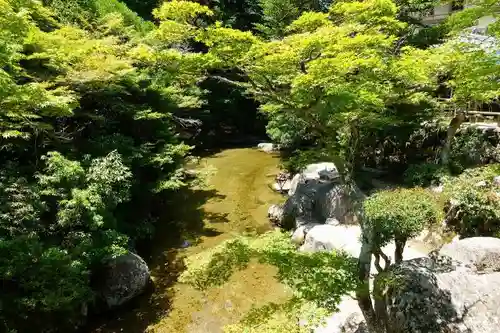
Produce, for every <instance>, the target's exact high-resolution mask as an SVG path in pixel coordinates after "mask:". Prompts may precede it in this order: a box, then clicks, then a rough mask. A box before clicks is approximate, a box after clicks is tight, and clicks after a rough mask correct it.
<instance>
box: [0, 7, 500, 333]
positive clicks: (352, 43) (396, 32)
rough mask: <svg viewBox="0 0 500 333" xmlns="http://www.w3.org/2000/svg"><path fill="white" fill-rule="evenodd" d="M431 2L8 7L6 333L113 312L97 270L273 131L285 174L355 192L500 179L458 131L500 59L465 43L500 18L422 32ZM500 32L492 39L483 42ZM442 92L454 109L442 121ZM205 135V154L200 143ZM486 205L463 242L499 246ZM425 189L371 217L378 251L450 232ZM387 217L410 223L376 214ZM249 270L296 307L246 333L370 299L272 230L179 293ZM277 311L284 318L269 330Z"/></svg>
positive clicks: (462, 194) (493, 154)
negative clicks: (427, 229) (195, 167)
mask: <svg viewBox="0 0 500 333" xmlns="http://www.w3.org/2000/svg"><path fill="white" fill-rule="evenodd" d="M434 4H435V2H433V1H428V0H422V1H396V2H394V1H391V0H368V1H335V2H333V3H330V2H328V1H326V2H325V1H307V2H300V1H284V0H261V1H259V2H247V1H241V2H237V1H226V0H217V1H215V0H214V1H208V2H207V3H206V5H203V4H201V3H199V2H194V1H193V2H191V1H179V0H174V1H165V2H161V3H160V2H157V1H133V0H127V1H123V2H121V1H118V0H69V1H61V0H44V1H35V0H0V164H1V165H0V281H1V283H2V293H1V295H0V330H2V331H7V332H29V331H37V332H45V331H47V332H48V331H54V330H59V331H70V330H73V329H75V328H76V327H78V326H79V325H81V324H82V321H83V320H84V317H85V313H86V311H87V309H88V308H90V309H94V308H99V304H100V303H101V301H102V300H101V299H100V298H99V297H100V296H99V294H98V292H97V291H96V289H95V286H94V285H93V281H94V280H95V279H96V278H98V277H97V276H96V274H97V272H98V271H99V268H100V267H101V266H102V265H103V264H104V263H106V262H107V261H108V260H110V259H112V258H115V257H117V256H119V255H121V254H123V253H126V252H127V251H130V250H134V249H135V248H136V247H137V244H139V243H141V242H144V241H147V240H149V239H150V238H151V237H152V235H154V233H155V228H157V227H158V224H159V223H167V221H168V220H169V212H168V209H167V208H166V207H167V204H168V203H169V202H170V201H171V199H172V198H173V196H175V195H176V192H175V190H179V189H181V188H185V187H188V186H190V182H191V180H192V174H190V173H188V172H186V168H185V162H186V157H187V156H188V155H189V154H190V152H191V151H193V149H194V148H195V146H197V145H198V146H203V145H206V144H207V142H208V143H210V142H211V141H210V140H213V138H214V137H217V136H218V134H220V133H224V134H226V132H236V133H238V132H241V133H243V134H254V133H258V134H260V131H261V130H262V129H261V128H258V126H259V124H261V123H262V122H263V120H265V122H266V123H267V128H266V130H267V133H268V135H269V136H270V137H271V139H272V140H273V141H275V142H276V143H279V144H281V145H283V146H284V147H285V148H286V149H287V150H288V151H291V152H292V153H291V156H292V157H291V158H290V159H289V160H288V164H287V165H288V168H289V169H291V170H294V171H295V170H299V169H300V168H301V167H303V166H304V165H306V164H307V163H309V162H317V161H318V160H319V159H322V160H334V159H335V158H339V159H342V160H343V161H345V162H346V165H347V168H348V169H347V171H348V172H349V173H351V174H352V175H353V176H356V173H357V172H358V171H359V170H361V169H362V168H363V167H367V166H368V167H372V166H375V167H381V166H382V167H387V166H390V167H392V168H394V169H398V170H399V171H400V175H401V174H402V173H403V171H404V170H407V172H406V174H405V176H406V180H407V183H408V184H412V185H421V186H425V185H428V184H430V183H432V182H435V181H439V180H442V179H444V178H446V175H447V173H448V172H451V173H452V174H453V173H460V172H462V171H464V169H465V168H468V167H471V166H473V165H476V164H483V163H489V162H494V161H497V162H498V149H497V144H498V143H496V144H494V143H492V142H493V141H491V142H490V141H487V140H486V139H485V138H484V137H482V138H481V137H478V136H476V135H475V134H471V135H468V134H465V135H461V134H460V133H459V134H457V135H456V133H457V132H459V131H458V130H459V127H460V125H461V124H462V122H463V121H464V119H465V113H464V111H465V110H466V109H467V107H468V106H469V105H471V103H476V104H478V105H480V104H487V103H493V102H495V101H496V100H497V98H498V96H499V95H500V83H499V82H500V80H499V75H500V61H499V59H498V55H497V54H496V53H495V52H491V50H489V49H481V48H478V47H477V46H471V45H467V44H464V43H461V41H460V39H459V38H458V37H459V36H460V33H461V31H462V30H463V29H464V28H466V27H470V26H472V25H473V24H474V22H475V20H477V19H478V18H479V17H481V16H484V15H487V14H495V13H497V12H498V11H499V5H498V3H497V1H494V0H476V1H475V2H474V4H475V5H476V7H475V8H472V9H467V10H465V11H463V12H460V13H457V14H454V15H452V16H451V17H450V18H449V19H448V20H447V21H446V22H444V23H443V24H442V25H440V26H439V27H434V28H427V27H423V26H421V24H420V23H419V21H418V20H417V19H416V18H415V16H414V15H413V14H414V13H416V15H417V16H416V17H417V18H418V17H419V15H424V14H425V13H427V12H429V11H430V9H431V8H432V6H434ZM499 31H500V29H499V22H498V21H497V22H496V23H494V24H492V26H491V29H490V30H489V33H491V34H492V35H493V36H497V37H498V36H499ZM485 78H486V79H485ZM443 91H445V92H446V93H449V92H451V91H452V92H453V93H452V95H451V99H450V101H448V102H446V103H445V102H443V101H442V100H441V99H440V98H439V97H440V94H441V93H442V92H443ZM450 105H452V106H453V107H454V109H455V111H456V112H455V115H454V117H453V119H452V120H451V122H450V123H449V125H448V126H447V127H446V128H444V129H439V130H437V131H436V132H435V133H437V134H436V136H430V135H429V132H428V131H427V129H426V125H425V124H430V123H432V121H434V120H436V119H438V120H440V119H441V115H442V113H443V112H442V111H443V109H444V108H445V107H449V106H450ZM257 108H258V110H259V112H260V115H259V116H257ZM239 112H241V115H240V114H239ZM196 114H198V115H201V117H204V120H203V124H202V125H199V123H198V122H197V121H196V120H193V119H191V115H196ZM186 115H187V116H186ZM259 117H260V118H259ZM186 118H189V119H186ZM257 118H259V119H257ZM448 121H449V119H448ZM193 124H194V127H197V126H198V127H199V126H201V127H202V129H201V132H203V134H204V135H205V136H203V135H199V133H198V132H196V131H194V132H196V133H194V134H193V133H187V134H188V135H186V133H185V132H189V131H193V130H192V129H191V130H190V129H189V128H191V127H193V126H191V125H193ZM207 124H208V125H207ZM190 126H191V127H190ZM186 128H187V129H188V130H186ZM228 128H230V130H229V129H228ZM197 135H199V136H197ZM181 137H187V138H188V139H186V140H185V141H183V140H182V139H181ZM215 141H216V140H215ZM485 142H486V143H485ZM488 142H489V144H488ZM294 151H295V152H294ZM437 162H439V163H440V165H439V166H436V164H437ZM422 163H425V164H422ZM467 172H468V171H466V173H464V175H467ZM443 177H444V178H443ZM488 177H490V176H488ZM490 178H491V177H490ZM489 181H492V180H491V179H490V180H489ZM487 187H488V188H487V189H488V190H487V191H483V190H480V189H479V187H477V188H474V190H471V188H470V187H468V186H467V187H465V188H463V189H460V188H458V187H457V190H456V192H454V194H453V195H452V196H450V197H452V198H454V199H457V200H459V203H460V205H463V206H464V207H465V208H467V213H465V214H464V213H463V209H458V211H457V214H456V215H454V216H453V219H454V220H455V221H456V223H455V224H454V225H456V230H455V231H457V232H458V233H460V234H463V235H474V234H487V235H497V234H498V227H499V226H500V223H498V221H499V216H500V214H499V208H498V207H499V206H498V200H497V198H496V197H495V193H496V191H495V188H494V187H493V185H491V184H490V183H488V184H487ZM422 191H423V190H422ZM422 191H421V190H402V191H396V192H394V193H385V194H375V196H373V197H372V198H371V199H370V200H368V201H367V204H366V205H367V210H368V211H370V207H372V208H373V207H375V209H374V211H376V212H377V214H380V215H377V214H371V215H370V216H368V220H367V221H369V222H370V223H371V224H372V225H373V232H374V233H375V234H374V236H380V237H379V238H380V239H379V240H380V243H384V242H385V241H386V240H387V239H386V238H391V239H392V238H395V239H396V241H401V242H402V247H403V248H404V242H405V241H406V238H408V237H410V236H412V235H414V234H416V233H417V232H418V231H419V230H421V228H422V226H423V224H424V222H426V223H427V222H436V221H435V220H436V219H437V217H436V215H435V213H436V211H435V207H434V205H433V201H432V199H431V198H430V197H427V194H426V193H423V192H422ZM394 197H396V199H394ZM387 200H389V201H391V200H396V201H398V200H400V202H401V205H395V206H394V207H391V209H388V210H387V211H385V210H384V211H382V210H379V209H378V208H377V207H379V206H380V205H383V206H386V205H385V204H384V203H385V202H387ZM398 202H399V201H398ZM413 210H417V211H418V213H415V214H414V215H413V214H411V213H410V214H409V212H411V211H413ZM372 213H373V211H372ZM450 218H451V217H450ZM391 221H393V222H394V223H390V222H391ZM396 227H397V230H395V229H394V228H396ZM175 228H176V229H179V230H176V232H181V231H182V229H183V225H182V224H181V225H175ZM382 231H384V232H382ZM401 231H404V234H403V235H400V234H398V232H401ZM384 237H385V238H384ZM400 238H404V239H400ZM374 239H377V237H374V238H373V239H372V240H371V241H373V240H374ZM378 245H381V244H378ZM400 250H401V249H400ZM214 258H215V259H214ZM251 258H258V259H260V260H261V261H263V262H265V263H267V264H272V265H275V266H277V268H278V279H279V280H280V281H281V282H283V283H285V284H287V285H288V286H290V287H291V288H292V289H293V291H294V297H293V299H292V302H291V303H289V304H285V305H283V307H282V308H269V309H268V310H269V311H264V312H263V313H260V314H259V313H256V314H253V315H252V314H251V315H250V316H249V318H250V319H252V318H253V320H248V321H243V322H242V324H241V325H243V326H238V325H236V326H233V327H232V328H229V329H230V330H231V329H232V330H233V331H234V332H241V331H242V330H244V329H243V327H247V328H245V329H248V330H250V331H251V330H254V331H256V332H257V331H260V332H265V330H262V326H255V322H256V320H257V321H259V322H261V321H262V323H263V324H264V325H267V324H269V325H270V326H269V330H268V331H269V332H283V331H284V330H292V328H291V327H290V323H295V322H294V321H290V318H293V319H294V320H295V319H297V316H298V314H299V313H300V314H304V313H307V311H306V310H305V309H306V308H307V309H309V310H310V311H312V312H314V313H315V314H319V313H324V312H323V311H316V310H317V309H319V308H322V309H324V310H325V311H331V310H334V309H335V305H336V304H337V303H338V301H339V300H340V296H342V295H343V294H345V293H346V292H347V291H349V290H354V289H356V286H357V283H358V282H359V281H355V277H354V276H353V271H354V268H353V266H354V265H352V262H351V261H350V260H348V259H347V258H346V257H345V256H344V254H342V253H335V254H329V253H327V254H325V253H323V254H319V253H315V254H300V253H297V252H295V250H294V249H293V248H292V247H291V245H290V244H288V242H287V240H286V239H285V237H284V236H283V235H282V234H280V233H278V232H275V233H270V234H265V235H263V236H261V237H260V238H257V239H252V238H241V239H236V240H232V241H228V242H227V243H225V244H224V245H223V246H221V247H220V248H217V249H213V250H212V251H211V253H209V255H208V258H202V257H200V258H197V259H193V261H191V262H188V263H189V265H188V266H190V267H188V270H187V271H186V273H185V275H184V276H183V279H184V281H186V282H189V283H192V284H194V285H197V286H200V285H203V286H204V287H207V286H208V285H210V284H213V283H215V282H216V281H217V280H218V279H221V278H227V277H228V276H229V275H230V273H231V271H232V270H233V269H240V268H243V267H245V265H247V264H248V262H249V260H250V259H251ZM216 259H217V260H216ZM285 259H286V260H285ZM221 263H224V265H221ZM193 271H195V272H196V274H193V273H192V272H193ZM292 275H293V276H299V277H300V279H292V278H291V276H292ZM311 309H313V310H311ZM275 310H280V311H275ZM281 310H286V311H285V313H288V314H287V315H285V316H284V317H283V316H282V317H280V318H278V319H277V318H276V317H273V316H275V315H277V314H279V313H281V314H283V313H284V312H283V311H281ZM273 318H274V319H273ZM275 319H276V320H275ZM282 325H285V326H282ZM287 325H288V326H287ZM293 325H295V324H293ZM299 326H300V325H299ZM294 327H295V326H294ZM301 327H303V328H304V329H306V326H301Z"/></svg>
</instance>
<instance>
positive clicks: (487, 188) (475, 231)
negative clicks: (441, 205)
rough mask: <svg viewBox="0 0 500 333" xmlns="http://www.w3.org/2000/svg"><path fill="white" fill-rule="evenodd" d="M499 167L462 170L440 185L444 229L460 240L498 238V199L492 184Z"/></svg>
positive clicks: (495, 188)
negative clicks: (445, 224) (444, 219)
mask: <svg viewBox="0 0 500 333" xmlns="http://www.w3.org/2000/svg"><path fill="white" fill-rule="evenodd" d="M498 175H500V164H491V165H488V166H483V167H477V168H472V169H467V170H465V171H464V172H463V173H462V174H461V175H460V176H458V177H455V178H450V179H449V180H448V181H447V182H445V185H444V189H445V191H444V193H443V196H444V197H445V199H446V200H447V206H446V207H445V210H446V211H447V214H446V223H447V226H448V227H449V228H450V229H451V230H452V231H453V232H456V233H457V234H458V235H460V236H461V237H472V236H498V235H499V233H500V197H499V196H498V194H497V192H498V190H499V189H498V187H497V185H495V184H494V182H493V179H494V177H495V176H498Z"/></svg>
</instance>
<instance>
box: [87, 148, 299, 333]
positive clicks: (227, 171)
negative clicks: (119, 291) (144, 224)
mask: <svg viewBox="0 0 500 333" xmlns="http://www.w3.org/2000/svg"><path fill="white" fill-rule="evenodd" d="M278 162H279V161H278V158H277V157H274V156H272V155H269V154H265V153H262V152H259V151H257V150H254V149H228V150H224V151H222V152H220V153H217V154H215V155H212V156H210V157H207V158H204V159H202V160H201V163H200V165H204V166H207V165H208V166H209V167H210V168H211V169H212V170H213V173H211V175H210V176H209V177H208V179H207V181H208V189H199V190H190V191H186V192H182V193H181V192H179V194H178V196H177V198H176V199H175V204H174V209H173V210H174V211H173V212H172V216H174V217H175V220H176V221H175V222H176V223H180V224H184V225H186V226H189V227H188V228H186V229H187V230H188V231H187V233H186V234H183V235H182V239H181V240H177V244H175V245H174V243H173V241H172V240H173V239H176V238H178V237H174V236H179V235H174V234H175V230H174V229H173V228H172V227H171V224H168V223H167V224H165V225H160V226H159V227H158V230H157V232H156V237H155V239H154V240H153V241H152V246H151V248H152V250H151V254H150V257H149V258H148V261H149V265H150V268H151V273H152V279H153V281H154V283H153V285H154V290H153V291H152V292H150V293H147V294H146V295H143V296H142V297H139V298H138V299H137V300H135V301H134V302H133V303H132V304H130V305H129V306H128V307H127V308H123V309H119V310H117V311H116V312H115V313H109V314H108V315H107V318H104V319H102V321H101V320H99V321H100V322H96V323H94V327H93V328H92V329H91V331H92V332H130V333H135V332H170V333H184V332H187V333H218V332H222V327H223V326H224V325H226V324H229V323H235V322H237V321H238V320H240V319H241V318H242V316H243V315H244V314H245V313H247V312H248V311H249V310H250V309H251V308H252V306H261V305H265V304H267V303H269V302H279V301H280V300H284V299H286V298H287V297H288V296H289V294H288V293H287V291H286V289H285V287H284V286H283V285H281V284H279V283H278V282H277V281H276V280H275V279H274V275H275V273H276V271H275V269H274V268H273V267H270V266H267V265H262V264H259V263H251V264H250V265H249V267H248V268H247V269H245V270H243V271H240V272H237V273H235V274H234V275H233V276H232V278H231V279H230V281H228V282H227V283H226V284H224V285H223V286H221V287H216V288H211V289H209V290H207V291H206V292H200V291H197V290H195V289H193V288H192V287H190V286H187V285H184V284H181V283H178V282H177V281H176V279H177V277H178V275H179V273H180V272H181V271H182V269H183V260H182V259H183V257H185V256H186V255H190V254H194V253H198V252H200V251H203V250H206V249H209V248H211V247H214V246H216V245H218V244H220V242H222V241H223V240H225V239H229V238H231V237H234V235H235V234H241V233H246V232H256V233H261V232H264V231H266V230H269V229H270V225H269V222H268V220H267V209H268V207H269V205H270V204H271V203H276V202H279V201H282V200H283V198H282V196H280V195H279V194H277V193H275V192H273V191H272V190H271V189H270V187H269V185H270V184H272V182H273V179H274V176H275V175H276V174H277V172H278V167H277V164H278ZM169 226H170V227H169ZM190 229H192V233H191V234H190V232H189V230H190ZM187 245H189V246H187Z"/></svg>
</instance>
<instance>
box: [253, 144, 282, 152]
mask: <svg viewBox="0 0 500 333" xmlns="http://www.w3.org/2000/svg"><path fill="white" fill-rule="evenodd" d="M257 149H259V150H260V151H263V152H265V153H276V152H278V151H280V149H281V147H280V146H279V145H277V144H274V143H270V142H263V143H259V144H258V145H257Z"/></svg>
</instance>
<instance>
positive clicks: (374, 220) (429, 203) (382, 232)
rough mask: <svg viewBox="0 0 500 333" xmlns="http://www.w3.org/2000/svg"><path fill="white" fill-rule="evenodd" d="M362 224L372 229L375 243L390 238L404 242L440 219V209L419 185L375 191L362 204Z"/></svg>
mask: <svg viewBox="0 0 500 333" xmlns="http://www.w3.org/2000/svg"><path fill="white" fill-rule="evenodd" d="M364 209H365V223H367V224H368V226H369V227H370V228H371V229H372V230H373V235H372V236H373V242H374V245H375V246H379V247H382V246H384V245H385V244H387V243H389V242H390V241H391V240H393V239H396V240H398V239H399V240H402V241H405V240H406V239H408V238H411V237H415V236H417V235H418V234H419V233H420V232H421V231H422V230H423V229H424V227H425V226H428V225H432V224H435V223H437V222H438V221H439V219H440V215H441V213H440V208H439V205H438V203H437V200H436V199H435V197H434V196H433V195H432V193H430V192H428V191H425V190H424V189H421V188H414V189H397V190H390V191H383V192H378V193H375V194H374V195H372V196H371V197H370V198H368V199H367V200H366V201H365V203H364Z"/></svg>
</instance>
